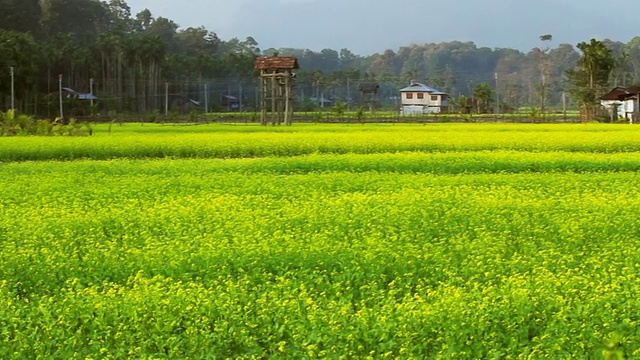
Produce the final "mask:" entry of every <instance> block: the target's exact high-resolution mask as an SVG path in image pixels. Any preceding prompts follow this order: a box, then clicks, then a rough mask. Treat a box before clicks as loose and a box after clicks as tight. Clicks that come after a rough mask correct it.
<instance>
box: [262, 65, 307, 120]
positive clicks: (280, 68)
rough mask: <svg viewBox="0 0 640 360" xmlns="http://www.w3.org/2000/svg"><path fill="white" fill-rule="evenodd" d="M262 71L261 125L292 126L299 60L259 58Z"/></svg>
mask: <svg viewBox="0 0 640 360" xmlns="http://www.w3.org/2000/svg"><path fill="white" fill-rule="evenodd" d="M255 68H256V70H260V123H261V124H262V125H266V124H267V122H268V118H270V119H271V124H272V125H276V124H277V125H280V124H281V123H283V122H284V123H285V125H291V118H292V117H293V86H294V81H293V79H294V78H295V74H294V73H293V70H295V69H298V68H299V66H298V59H296V58H295V57H293V56H274V57H264V56H263V57H259V58H257V59H256V63H255Z"/></svg>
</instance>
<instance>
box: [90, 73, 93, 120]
mask: <svg viewBox="0 0 640 360" xmlns="http://www.w3.org/2000/svg"><path fill="white" fill-rule="evenodd" d="M89 95H90V96H89V99H91V112H92V113H93V78H90V79H89Z"/></svg>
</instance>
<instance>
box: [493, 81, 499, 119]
mask: <svg viewBox="0 0 640 360" xmlns="http://www.w3.org/2000/svg"><path fill="white" fill-rule="evenodd" d="M493 76H494V78H495V80H496V110H495V111H496V117H497V116H498V114H499V113H500V96H499V94H498V73H497V72H496V73H493Z"/></svg>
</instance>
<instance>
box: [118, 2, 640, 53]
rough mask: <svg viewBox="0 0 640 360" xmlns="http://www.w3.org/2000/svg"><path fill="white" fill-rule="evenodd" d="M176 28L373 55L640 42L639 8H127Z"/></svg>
mask: <svg viewBox="0 0 640 360" xmlns="http://www.w3.org/2000/svg"><path fill="white" fill-rule="evenodd" d="M127 3H128V4H129V6H131V10H132V13H133V14H136V13H137V12H138V11H140V10H142V9H144V8H148V9H149V10H151V13H152V14H153V15H154V16H155V17H158V16H163V17H166V18H169V19H171V20H173V21H175V22H176V23H177V24H178V25H180V26H181V27H182V28H186V27H190V26H194V27H195V26H201V25H202V26H205V27H206V28H207V29H208V30H211V31H213V32H215V33H217V34H218V36H219V37H220V38H222V39H223V40H228V39H230V38H232V37H237V38H240V39H244V38H245V37H247V36H253V37H254V38H255V39H256V41H257V42H258V43H259V47H260V48H262V49H267V48H270V47H275V48H278V47H293V48H302V49H311V50H314V51H319V50H322V49H324V48H330V49H334V50H340V49H342V48H347V49H349V50H351V51H353V52H354V53H356V54H358V55H371V54H373V53H376V52H380V53H381V52H383V51H384V50H386V49H392V50H394V51H396V50H397V49H398V48H399V47H400V46H404V45H410V44H414V43H417V44H422V43H431V42H436V43H437V42H442V41H453V40H459V41H473V42H475V43H476V44H477V45H478V46H487V47H490V48H500V47H503V48H507V47H508V48H515V49H519V50H523V51H527V50H530V49H531V48H533V47H535V46H539V45H540V41H539V36H540V35H543V34H552V35H553V43H551V44H550V45H551V46H552V47H553V46H554V44H556V45H557V44H559V43H570V44H574V45H575V44H576V43H578V42H580V41H586V40H589V39H591V38H596V39H605V38H609V39H611V40H617V41H622V42H627V41H629V40H630V39H631V38H633V37H634V36H636V35H640V28H639V27H638V26H637V25H636V23H637V11H636V10H637V9H638V8H639V6H640V5H639V4H638V2H637V0H608V1H602V0H535V1H534V0H482V1H481V0H448V1H447V0H445V1H429V0H189V1H168V0H127Z"/></svg>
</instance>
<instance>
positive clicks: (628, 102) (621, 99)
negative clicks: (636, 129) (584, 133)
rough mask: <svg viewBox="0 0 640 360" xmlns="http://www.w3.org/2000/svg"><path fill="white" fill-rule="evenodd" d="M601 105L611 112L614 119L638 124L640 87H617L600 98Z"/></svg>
mask: <svg viewBox="0 0 640 360" xmlns="http://www.w3.org/2000/svg"><path fill="white" fill-rule="evenodd" d="M600 104H601V105H602V106H603V107H604V108H606V109H607V110H609V113H610V114H611V115H612V118H613V117H617V118H623V119H627V120H629V122H630V123H634V122H638V119H637V114H638V111H640V85H634V86H630V87H626V88H625V87H616V88H614V89H613V90H611V91H609V92H608V93H606V94H604V95H602V96H601V97H600Z"/></svg>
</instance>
